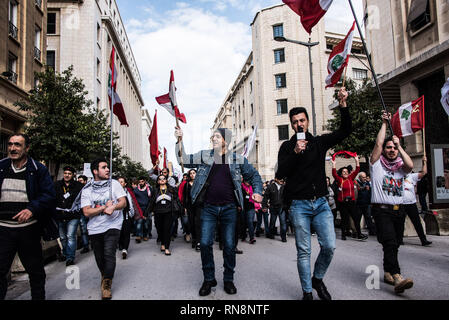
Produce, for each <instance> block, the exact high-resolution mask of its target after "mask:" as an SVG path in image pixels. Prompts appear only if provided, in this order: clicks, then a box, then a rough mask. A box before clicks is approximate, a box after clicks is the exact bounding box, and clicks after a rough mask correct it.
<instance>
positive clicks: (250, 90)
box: [249, 81, 253, 93]
mask: <svg viewBox="0 0 449 320" xmlns="http://www.w3.org/2000/svg"><path fill="white" fill-rule="evenodd" d="M251 92H253V82H252V81H250V82H249V93H251Z"/></svg>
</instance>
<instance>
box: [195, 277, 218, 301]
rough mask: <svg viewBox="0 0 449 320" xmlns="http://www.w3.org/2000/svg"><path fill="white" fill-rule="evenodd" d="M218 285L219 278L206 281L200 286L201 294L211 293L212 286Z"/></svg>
mask: <svg viewBox="0 0 449 320" xmlns="http://www.w3.org/2000/svg"><path fill="white" fill-rule="evenodd" d="M216 285H217V280H215V279H214V280H212V281H204V282H203V285H202V286H201V288H200V292H199V294H200V296H202V297H204V296H207V295H209V294H210V291H211V289H212V287H215V286H216Z"/></svg>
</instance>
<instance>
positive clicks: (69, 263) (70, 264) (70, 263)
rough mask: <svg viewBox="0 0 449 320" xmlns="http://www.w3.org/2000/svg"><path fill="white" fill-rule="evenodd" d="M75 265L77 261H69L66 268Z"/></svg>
mask: <svg viewBox="0 0 449 320" xmlns="http://www.w3.org/2000/svg"><path fill="white" fill-rule="evenodd" d="M74 264H75V261H73V260H70V259H69V260H67V262H66V263H65V266H66V267H68V266H73V265H74Z"/></svg>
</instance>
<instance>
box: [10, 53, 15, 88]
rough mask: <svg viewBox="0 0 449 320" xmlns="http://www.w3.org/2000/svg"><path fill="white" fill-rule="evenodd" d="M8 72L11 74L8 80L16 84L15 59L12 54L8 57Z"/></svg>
mask: <svg viewBox="0 0 449 320" xmlns="http://www.w3.org/2000/svg"><path fill="white" fill-rule="evenodd" d="M8 71H9V72H10V73H11V76H9V77H8V79H9V80H10V81H12V82H14V83H17V57H16V56H15V55H13V54H12V53H9V55H8Z"/></svg>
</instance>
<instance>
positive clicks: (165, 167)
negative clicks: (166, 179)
mask: <svg viewBox="0 0 449 320" xmlns="http://www.w3.org/2000/svg"><path fill="white" fill-rule="evenodd" d="M167 168H168V166H167V149H165V147H164V169H167Z"/></svg>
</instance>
